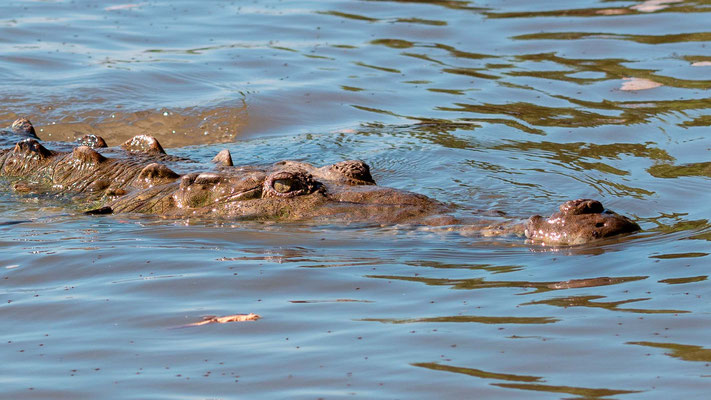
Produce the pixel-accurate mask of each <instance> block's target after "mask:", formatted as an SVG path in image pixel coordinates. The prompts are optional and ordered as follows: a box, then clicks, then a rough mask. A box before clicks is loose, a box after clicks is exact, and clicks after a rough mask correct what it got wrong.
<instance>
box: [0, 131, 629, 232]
mask: <svg viewBox="0 0 711 400" xmlns="http://www.w3.org/2000/svg"><path fill="white" fill-rule="evenodd" d="M14 125H19V126H24V127H23V128H22V132H30V130H31V131H32V132H34V129H33V128H32V125H31V124H30V123H29V121H27V120H26V119H25V120H22V121H19V120H18V122H16V123H15V124H14ZM16 133H18V132H16ZM25 136H31V135H25ZM105 146H106V145H105V143H104V141H103V140H102V139H101V138H99V137H95V136H89V137H85V138H84V139H83V140H82V141H81V145H80V146H78V147H75V148H74V149H73V150H72V151H71V152H55V151H51V150H48V149H46V148H45V147H44V146H42V145H41V144H40V143H39V142H38V141H37V140H35V139H34V138H32V137H29V138H26V139H24V140H21V141H20V142H18V143H17V144H16V145H15V147H14V148H12V149H6V150H1V151H0V175H2V176H3V177H6V178H9V179H10V180H12V181H13V188H14V190H15V191H17V192H21V193H28V192H37V193H40V192H47V193H56V194H65V195H70V196H72V197H73V198H74V199H76V200H79V201H80V202H81V204H88V206H85V207H86V208H88V209H90V210H89V211H87V213H89V214H103V213H118V212H128V213H146V214H155V215H160V216H165V217H192V216H196V217H198V216H204V217H208V218H219V219H257V220H279V221H297V220H316V221H329V222H332V221H333V222H345V223H349V222H366V223H377V224H397V223H423V224H428V225H451V224H462V223H463V222H462V221H459V220H457V219H455V218H454V217H451V216H447V215H446V212H447V211H449V210H448V207H447V206H446V205H444V204H442V203H440V202H437V201H435V200H432V199H430V198H428V197H426V196H423V195H420V194H415V193H410V192H406V191H402V190H397V189H391V188H385V187H380V186H376V185H375V181H374V180H373V178H372V176H371V175H370V168H369V167H368V165H367V164H365V163H364V162H362V161H342V162H339V163H336V164H332V165H327V166H325V167H321V168H317V167H314V166H312V165H310V164H307V163H303V162H297V161H281V162H277V163H275V164H274V165H272V166H267V167H255V166H243V167H235V166H232V159H231V156H230V154H229V152H228V151H226V150H223V151H222V152H220V154H219V155H218V156H217V157H216V158H215V161H216V162H217V163H218V164H219V166H218V167H217V168H216V170H215V171H214V172H193V173H188V174H185V175H179V174H177V173H175V172H173V170H171V169H170V168H168V167H167V166H166V165H165V164H163V163H161V162H157V161H164V162H165V161H166V160H167V161H170V157H168V156H167V155H166V154H165V152H164V151H163V148H162V147H161V146H160V144H159V143H158V141H157V140H155V138H152V137H150V136H146V135H142V136H137V137H135V138H133V139H131V140H129V141H128V142H126V143H124V144H123V145H122V146H121V147H122V148H123V149H124V151H123V152H122V156H119V157H117V158H107V157H105V156H103V155H102V154H100V153H98V152H97V151H96V150H95V149H94V148H99V147H105ZM92 147H93V148H92ZM482 228H483V227H482ZM636 230H639V226H638V225H637V224H635V223H634V222H632V221H631V220H629V219H628V218H626V217H623V216H621V215H618V214H615V213H613V212H610V211H605V210H604V209H603V207H602V204H600V202H598V201H594V200H574V201H568V202H566V203H564V204H563V205H562V206H561V207H560V212H558V213H556V214H553V216H551V218H549V219H544V218H542V217H540V216H533V217H531V218H530V219H529V220H528V221H527V222H525V223H524V224H519V225H516V227H515V228H506V229H501V230H500V232H501V233H511V232H522V231H523V232H525V234H526V236H527V237H528V238H529V239H531V240H533V241H534V242H540V243H546V244H578V243H585V242H588V241H591V240H595V239H599V238H603V237H608V236H612V235H616V234H620V233H627V232H633V231H636Z"/></svg>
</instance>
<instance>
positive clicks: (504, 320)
mask: <svg viewBox="0 0 711 400" xmlns="http://www.w3.org/2000/svg"><path fill="white" fill-rule="evenodd" d="M360 321H369V322H382V323H386V324H415V323H420V322H474V323H478V324H488V325H498V324H553V323H556V322H558V321H560V320H559V319H556V318H553V317H484V316H479V315H451V316H445V317H430V318H407V319H396V318H364V319H361V320H360Z"/></svg>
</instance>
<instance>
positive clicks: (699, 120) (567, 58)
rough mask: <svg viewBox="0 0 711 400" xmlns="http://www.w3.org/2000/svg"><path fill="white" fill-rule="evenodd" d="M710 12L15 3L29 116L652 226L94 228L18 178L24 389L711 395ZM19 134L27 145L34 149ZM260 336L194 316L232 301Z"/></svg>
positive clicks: (8, 96) (31, 393)
mask: <svg viewBox="0 0 711 400" xmlns="http://www.w3.org/2000/svg"><path fill="white" fill-rule="evenodd" d="M709 10H710V9H709V7H708V4H706V3H704V2H701V1H674V0H669V1H646V2H634V1H590V0H584V1H579V2H576V3H574V4H571V3H570V2H564V1H547V2H541V3H540V4H539V3H536V4H533V3H531V2H523V1H506V2H472V1H457V0H450V1H441V0H432V1H386V0H363V1H358V0H347V1H296V0H295V1H259V0H257V1H249V2H246V1H244V2H243V1H233V2H225V1H201V2H196V1H188V0H177V1H170V2H168V1H162V0H156V1H142V2H128V1H126V2H122V1H112V2H99V1H91V0H73V1H61V0H57V1H29V0H28V1H6V2H3V3H2V5H0V15H1V16H2V17H0V50H1V51H2V54H3V57H2V58H0V79H2V81H3V85H2V86H0V96H1V98H2V99H3V103H2V105H1V106H0V125H2V126H7V125H9V124H10V123H11V122H12V121H13V120H14V119H15V118H16V117H17V116H19V115H27V116H29V117H30V118H31V119H32V121H33V123H34V124H35V125H36V127H37V128H38V134H39V136H40V137H41V138H42V139H43V140H45V141H46V142H48V143H47V146H48V147H52V146H53V145H52V143H51V142H53V141H72V140H74V139H75V138H77V137H80V136H83V135H84V134H86V133H96V134H100V135H102V136H104V138H105V139H106V140H107V141H108V142H109V144H110V145H118V144H119V143H121V142H122V141H124V140H126V139H128V138H130V137H131V136H133V135H135V134H140V133H150V134H153V135H155V136H156V137H158V138H159V140H160V141H161V143H162V144H163V145H164V147H166V148H167V150H168V152H169V153H172V154H177V155H180V156H186V157H191V158H193V159H194V160H196V161H198V162H199V164H197V165H199V166H201V167H205V166H206V165H208V164H209V160H210V158H211V157H212V156H213V155H214V154H215V153H217V152H218V151H219V150H221V149H222V148H225V147H226V148H229V149H230V150H231V151H232V154H233V157H234V158H235V162H236V163H240V164H247V163H270V162H274V161H278V160H281V159H287V158H288V159H297V160H304V161H308V162H311V163H314V164H326V163H332V162H336V161H340V160H343V159H356V158H359V159H363V160H365V161H367V162H368V163H369V164H370V165H371V168H372V169H373V174H374V177H375V179H376V181H377V182H378V183H379V184H381V185H386V186H392V187H397V188H401V189H406V190H411V191H415V192H419V193H423V194H426V195H428V196H431V197H433V198H436V199H438V200H441V201H445V202H452V203H454V204H455V205H456V206H457V207H458V212H459V213H462V214H472V215H481V214H482V213H483V214H484V215H490V213H489V214H487V211H490V210H500V211H504V212H505V213H506V215H507V216H508V217H509V218H512V219H515V218H525V217H527V216H529V215H532V214H536V213H539V214H550V213H551V212H553V211H554V210H555V208H556V207H557V205H558V204H559V203H561V202H562V201H565V200H568V199H573V198H580V197H593V198H598V199H600V200H601V201H603V203H604V204H605V205H606V206H607V207H609V208H611V209H614V210H616V211H618V212H621V213H623V214H626V215H629V216H631V217H633V218H634V219H635V220H636V221H637V222H638V223H639V224H640V225H641V226H642V228H643V229H644V231H643V232H642V233H639V234H635V235H632V236H628V237H624V238H621V239H615V240H608V241H604V242H598V243H594V244H590V245H585V246H577V247H566V248H545V247H540V246H535V245H531V244H527V243H525V242H524V240H523V239H521V238H519V237H515V236H507V237H503V238H490V237H484V236H481V235H476V234H474V235H465V234H462V233H460V232H456V231H455V232H450V231H443V230H437V229H425V228H421V227H420V228H415V227H400V226H392V227H391V226H388V227H373V226H357V225H356V226H336V225H318V224H312V223H309V222H308V221H307V222H304V223H292V224H273V223H258V222H249V223H234V222H230V221H217V222H216V221H204V220H187V221H184V220H180V221H175V220H165V219H161V218H157V217H146V216H135V215H112V216H98V217H88V216H82V215H77V213H76V210H77V209H80V208H81V207H80V206H76V205H68V204H66V201H65V199H57V198H52V197H51V196H40V197H32V196H29V197H28V196H20V195H18V194H14V193H12V192H11V191H9V190H7V188H6V187H5V186H3V190H2V191H0V231H2V235H1V236H0V241H1V242H2V248H1V249H0V252H1V253H0V317H1V318H2V320H3V321H4V323H3V329H2V330H0V339H1V341H0V349H1V350H0V354H2V358H3V361H4V362H3V364H2V366H0V383H1V384H2V389H0V393H2V396H0V397H3V398H5V397H7V398H23V399H24V398H28V399H29V398H51V399H64V398H66V399H84V398H86V399H92V398H123V399H125V398H136V399H145V398H151V399H153V398H155V399H160V398H165V399H177V398H180V399H183V398H184V399H215V398H275V399H281V398H295V399H301V398H303V399H316V398H328V399H332V398H354V397H356V398H364V399H371V398H383V399H394V398H401V399H413V398H423V399H427V398H433V397H442V398H452V399H455V398H470V397H473V396H474V397H477V398H496V399H507V398H510V399H519V398H522V397H524V398H540V399H551V398H555V399H557V398H561V399H562V398H576V399H612V398H616V399H657V398H658V399H668V398H670V397H684V398H704V397H705V396H706V395H707V393H708V392H709V390H710V389H711V383H710V382H711V381H709V378H710V377H711V367H709V365H711V343H710V342H709V339H708V335H707V330H708V326H709V323H710V322H711V316H710V315H709V310H708V307H707V306H705V304H707V303H706V301H707V297H708V296H709V293H711V285H710V284H709V281H708V276H709V268H708V260H709V254H710V253H711V252H709V245H708V242H709V240H711V224H709V218H710V216H711V207H710V206H709V202H708V199H707V196H706V195H705V193H706V192H707V190H706V189H707V187H708V184H709V177H711V160H710V159H709V149H710V148H711V140H709V138H708V134H707V132H708V130H709V125H711V118H709V109H710V108H711V102H710V101H709V88H710V87H711V80H709V76H710V75H709V73H710V71H711V54H710V53H709V51H708V44H709V40H711V33H710V32H709V30H708V11H709ZM4 143H5V145H8V144H9V143H11V140H10V139H4ZM247 313H256V314H259V315H260V316H261V317H262V318H261V319H260V320H258V321H251V322H239V323H238V322H233V323H226V324H207V325H201V326H186V325H189V324H192V323H195V322H199V321H201V320H202V319H203V318H204V317H206V316H210V315H215V316H225V315H231V314H247Z"/></svg>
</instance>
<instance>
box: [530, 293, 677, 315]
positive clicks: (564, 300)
mask: <svg viewBox="0 0 711 400" xmlns="http://www.w3.org/2000/svg"><path fill="white" fill-rule="evenodd" d="M604 298H605V296H571V297H557V298H553V299H548V300H539V301H531V302H528V303H524V304H521V305H522V306H525V305H532V304H546V305H549V306H556V307H563V308H568V307H590V308H604V309H606V310H610V311H625V312H633V313H639V314H684V313H688V312H690V311H685V310H650V309H643V308H619V307H618V306H620V305H622V304H627V303H633V302H637V301H646V300H650V298H649V297H647V298H639V299H629V300H620V301H608V302H602V301H593V300H597V299H604Z"/></svg>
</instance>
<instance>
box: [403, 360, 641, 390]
mask: <svg viewBox="0 0 711 400" xmlns="http://www.w3.org/2000/svg"><path fill="white" fill-rule="evenodd" d="M411 365H412V366H415V367H420V368H427V369H431V370H434V371H445V372H453V373H456V374H463V375H469V376H473V377H476V378H482V379H495V380H502V381H512V382H541V381H543V382H545V380H544V379H543V378H542V377H539V376H533V375H514V374H504V373H498V372H489V371H485V370H481V369H476V368H466V367H458V366H454V365H446V364H438V363H432V362H427V363H412V364H411ZM491 385H494V386H499V387H503V388H509V389H520V390H533V391H538V392H550V393H568V394H572V395H576V396H580V398H584V399H600V398H603V397H609V396H615V395H620V394H629V393H639V392H640V391H637V390H615V389H604V388H584V387H576V386H556V385H542V384H540V383H499V382H496V383H491Z"/></svg>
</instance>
